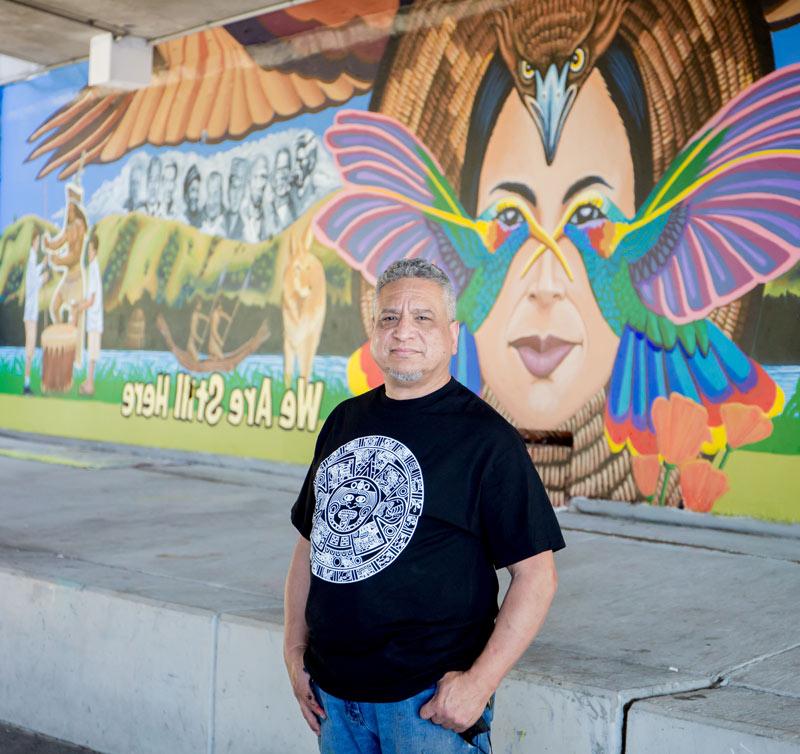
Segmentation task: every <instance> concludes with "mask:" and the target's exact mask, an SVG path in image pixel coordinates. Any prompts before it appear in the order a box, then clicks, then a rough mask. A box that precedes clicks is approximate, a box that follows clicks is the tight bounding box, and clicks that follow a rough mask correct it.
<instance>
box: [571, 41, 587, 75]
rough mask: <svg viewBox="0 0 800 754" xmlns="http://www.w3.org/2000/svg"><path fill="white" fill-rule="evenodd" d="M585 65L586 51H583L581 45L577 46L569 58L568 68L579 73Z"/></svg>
mask: <svg viewBox="0 0 800 754" xmlns="http://www.w3.org/2000/svg"><path fill="white" fill-rule="evenodd" d="M585 65H586V53H585V52H584V51H583V47H578V48H576V50H575V52H573V53H572V57H571V58H570V59H569V69H570V71H572V73H580V72H581V71H582V70H583V66H585Z"/></svg>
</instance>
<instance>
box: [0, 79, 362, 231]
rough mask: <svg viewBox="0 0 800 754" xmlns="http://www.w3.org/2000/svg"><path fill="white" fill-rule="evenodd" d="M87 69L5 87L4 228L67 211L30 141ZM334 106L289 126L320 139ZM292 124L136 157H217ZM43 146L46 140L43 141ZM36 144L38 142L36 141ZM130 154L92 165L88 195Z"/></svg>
mask: <svg viewBox="0 0 800 754" xmlns="http://www.w3.org/2000/svg"><path fill="white" fill-rule="evenodd" d="M87 73H88V65H87V64H86V63H78V64H76V65H70V66H65V67H63V68H58V69H56V70H53V71H50V72H49V73H46V74H44V75H42V76H38V77H36V78H34V79H31V80H30V81H24V82H20V83H18V84H11V85H9V86H6V87H3V92H2V100H0V103H2V111H0V129H2V131H0V132H2V134H3V141H2V144H0V228H5V227H6V226H8V225H9V224H10V223H12V222H14V220H15V219H17V218H19V217H21V216H23V215H26V214H31V213H33V214H37V215H40V216H41V217H51V218H52V216H53V214H54V213H56V212H58V211H59V210H62V209H63V207H64V183H65V182H64V181H61V180H59V179H58V178H57V175H58V170H56V171H54V172H53V173H51V174H50V175H48V176H47V177H45V178H44V179H40V180H37V179H36V174H37V173H38V172H39V170H40V169H41V168H42V166H43V165H44V164H45V163H46V162H47V160H48V157H49V155H47V154H45V155H42V156H41V157H39V158H38V159H36V160H35V161H33V162H25V158H26V157H27V156H28V155H29V154H30V153H31V151H32V149H33V148H34V146H35V145H34V144H31V143H29V142H28V137H29V136H30V134H32V133H33V132H34V131H35V130H36V128H38V127H39V125H41V123H42V122H43V121H44V120H45V119H46V118H48V117H49V116H50V115H51V114H52V113H54V112H55V111H56V110H58V109H59V108H61V107H63V106H64V105H65V104H67V103H68V102H70V101H71V100H72V98H73V97H74V96H75V94H76V93H77V92H78V91H79V90H80V89H82V88H83V87H84V86H86V81H87ZM368 101H369V96H368V95H363V96H361V97H354V98H353V99H351V100H350V101H349V102H348V103H347V107H355V108H360V109H365V108H366V106H367V103H368ZM335 113H336V109H335V108H329V109H327V110H323V111H321V112H319V113H311V114H305V115H301V116H298V117H296V118H292V120H291V121H290V126H291V128H300V129H306V128H307V129H311V130H312V131H314V132H315V133H316V134H318V135H319V136H321V135H322V134H323V133H324V131H325V129H326V128H328V126H330V125H331V123H333V117H334V115H335ZM284 127H289V126H288V125H285V124H282V123H277V124H275V125H273V126H271V127H270V128H268V129H264V130H262V131H256V132H254V133H252V134H250V135H249V136H247V137H246V138H245V139H242V140H231V141H229V142H222V143H218V144H198V143H185V144H180V145H178V146H169V147H163V148H157V147H152V146H149V145H145V146H142V147H140V148H139V149H137V150H135V151H136V153H137V154H148V155H150V154H158V153H159V152H161V151H168V150H169V151H175V150H177V151H179V152H193V153H195V154H197V155H200V156H205V155H210V154H215V153H218V152H220V151H224V150H225V149H226V148H231V147H234V146H236V145H237V144H241V143H243V142H247V141H250V140H253V139H259V138H262V137H263V136H264V135H265V133H277V132H279V131H280V130H281V128H284ZM39 141H40V142H41V141H42V139H40V140H39ZM37 143H38V142H37ZM127 157H128V155H125V156H123V157H122V158H120V159H119V160H117V161H116V162H112V163H109V164H107V165H98V164H93V165H90V166H88V167H87V168H86V170H85V171H84V174H83V179H82V183H83V188H84V196H86V197H89V196H91V195H92V194H93V193H94V191H96V190H97V188H98V187H99V186H100V185H101V184H102V183H103V181H106V180H109V179H111V178H114V177H115V176H116V175H117V174H118V173H119V171H120V169H121V168H122V166H123V165H124V164H125V160H126V159H127Z"/></svg>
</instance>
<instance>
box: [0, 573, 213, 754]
mask: <svg viewBox="0 0 800 754" xmlns="http://www.w3.org/2000/svg"><path fill="white" fill-rule="evenodd" d="M0 594H2V595H3V610H2V613H0V667H2V673H0V719H3V720H9V721H12V722H13V723H14V724H16V725H21V726H24V727H26V728H30V729H31V730H36V731H40V732H42V733H46V734H47V735H50V736H54V737H55V738H61V739H64V740H66V741H71V742H74V743H77V744H81V745H84V746H89V747H90V748H92V749H98V750H100V751H104V752H130V753H131V754H152V753H153V752H159V751H163V752H174V753H175V754H183V753H184V752H185V754H197V752H202V751H205V750H206V747H207V739H208V730H207V727H208V708H209V699H210V698H211V692H212V678H211V674H210V670H211V668H212V663H211V660H212V630H213V626H212V616H211V615H210V614H209V613H206V612H204V611H199V610H193V609H191V608H183V609H180V610H175V609H170V608H169V607H168V606H166V605H164V604H159V603H157V602H153V601H150V600H143V601H134V600H131V599H120V598H119V597H118V596H116V595H114V594H111V593H104V592H99V591H92V590H89V589H84V588H82V587H81V586H80V585H76V584H74V583H57V582H47V581H43V580H40V579H36V578H30V577H27V576H25V575H22V574H19V573H9V572H6V571H0Z"/></svg>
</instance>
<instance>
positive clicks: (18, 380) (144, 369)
mask: <svg viewBox="0 0 800 754" xmlns="http://www.w3.org/2000/svg"><path fill="white" fill-rule="evenodd" d="M37 356H38V354H37ZM41 363H42V362H41V358H40V357H38V358H36V359H34V361H33V364H32V365H31V389H32V390H33V392H34V394H35V395H36V396H41V395H42V379H41V377H42V374H41ZM24 370H25V358H24V356H22V355H19V356H15V357H14V358H13V359H11V360H9V361H7V362H6V363H5V364H4V365H3V366H2V367H0V378H2V379H0V393H8V394H10V395H15V396H19V395H21V394H22V387H23V374H24ZM158 375H159V371H158V370H156V369H153V368H152V367H151V366H150V365H126V368H125V372H124V373H122V372H121V371H120V370H118V369H117V367H116V365H115V364H114V362H113V361H111V362H105V363H104V362H102V361H101V362H100V363H99V364H98V365H97V369H96V371H95V379H94V384H95V393H94V395H93V396H86V395H81V394H80V393H79V392H78V389H79V387H80V384H81V383H82V382H83V381H84V379H86V367H85V366H84V367H76V368H75V369H74V371H73V379H72V387H71V388H70V389H69V390H68V391H67V392H66V393H60V394H59V395H58V398H60V399H66V400H75V401H80V402H83V403H92V404H97V403H98V402H100V403H110V404H113V405H114V406H115V407H119V405H120V403H121V401H122V390H123V388H124V387H125V383H126V382H151V383H153V384H155V382H156V379H157V377H158ZM265 376H270V375H265ZM171 379H172V385H173V387H172V390H171V394H170V401H169V407H170V408H172V406H173V405H174V403H175V401H174V400H173V399H174V394H175V387H174V385H175V374H172V375H171ZM224 379H225V397H224V398H223V400H222V406H223V408H224V409H225V410H226V411H227V409H228V401H229V398H230V394H231V391H232V390H233V389H234V388H242V389H243V388H247V387H256V388H260V380H259V381H256V382H255V383H254V382H253V381H252V379H249V380H248V378H246V377H244V376H243V375H240V374H238V373H237V372H230V373H227V374H225V375H224ZM312 379H313V380H315V381H316V380H317V379H319V378H318V377H316V376H315V375H314V374H313V373H312ZM324 382H325V388H324V390H323V391H322V402H321V404H320V412H319V418H320V422H322V421H324V420H325V419H327V418H328V415H329V414H330V413H331V411H333V409H334V408H336V406H338V405H339V404H340V403H341V402H342V401H343V400H345V399H346V398H350V397H351V396H352V393H351V392H350V391H349V389H348V388H347V385H346V384H344V383H343V382H341V381H340V380H337V379H331V378H328V379H326V380H324ZM271 384H272V413H273V416H276V417H277V416H278V415H279V414H280V404H281V398H282V397H283V394H284V393H285V392H286V387H285V385H284V382H283V378H282V377H275V376H272V383H271ZM292 387H293V388H295V389H296V388H297V382H296V380H295V382H294V384H293V385H292ZM47 397H48V399H50V396H47ZM0 416H1V415H0ZM0 422H1V419H0Z"/></svg>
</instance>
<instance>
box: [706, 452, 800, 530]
mask: <svg viewBox="0 0 800 754" xmlns="http://www.w3.org/2000/svg"><path fill="white" fill-rule="evenodd" d="M725 473H726V474H728V479H729V481H730V485H731V489H730V492H728V493H726V494H725V495H724V496H723V497H722V498H721V499H720V500H719V501H717V503H716V505H715V506H714V513H716V514H720V515H723V516H751V517H752V518H761V519H765V520H767V521H785V522H800V458H798V457H797V456H785V455H769V454H767V453H752V452H749V451H746V450H737V451H734V453H733V454H732V455H731V457H730V459H729V461H728V463H727V464H726V465H725Z"/></svg>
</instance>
